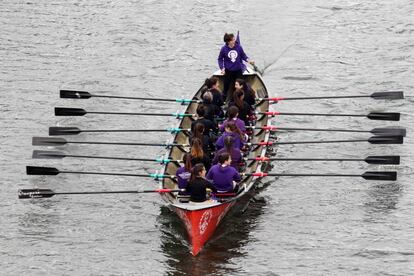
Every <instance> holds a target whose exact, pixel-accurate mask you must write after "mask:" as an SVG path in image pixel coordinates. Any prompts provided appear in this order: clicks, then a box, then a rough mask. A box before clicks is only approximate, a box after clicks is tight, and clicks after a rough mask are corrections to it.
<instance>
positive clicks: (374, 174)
mask: <svg viewBox="0 0 414 276" xmlns="http://www.w3.org/2000/svg"><path fill="white" fill-rule="evenodd" d="M243 175H245V176H257V177H265V176H299V177H300V176H306V177H312V176H315V177H318V176H321V177H322V176H323V177H325V176H326V177H362V178H364V179H366V180H386V181H395V180H397V172H395V171H368V172H365V173H363V174H307V173H298V174H294V173H264V172H257V173H245V174H243Z"/></svg>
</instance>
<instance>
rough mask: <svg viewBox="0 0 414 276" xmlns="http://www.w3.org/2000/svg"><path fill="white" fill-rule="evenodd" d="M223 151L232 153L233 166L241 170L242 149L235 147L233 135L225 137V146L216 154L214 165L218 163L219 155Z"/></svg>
mask: <svg viewBox="0 0 414 276" xmlns="http://www.w3.org/2000/svg"><path fill="white" fill-rule="evenodd" d="M223 153H228V154H230V157H231V163H230V165H231V166H232V167H233V168H235V169H236V170H237V171H239V169H240V163H241V162H242V158H243V156H242V153H241V151H240V149H237V148H235V147H234V139H233V137H231V136H227V137H226V138H224V148H222V149H221V150H219V151H217V152H216V154H215V155H214V159H213V164H214V165H215V164H217V163H218V159H219V156H220V155H221V154H223Z"/></svg>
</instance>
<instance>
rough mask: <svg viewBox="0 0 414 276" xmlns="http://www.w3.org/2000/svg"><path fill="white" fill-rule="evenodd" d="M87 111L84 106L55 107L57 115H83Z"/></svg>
mask: <svg viewBox="0 0 414 276" xmlns="http://www.w3.org/2000/svg"><path fill="white" fill-rule="evenodd" d="M86 113H87V112H86V110H85V109H82V108H66V107H55V116H83V115H85V114H86Z"/></svg>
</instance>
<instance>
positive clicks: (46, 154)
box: [32, 150, 182, 165]
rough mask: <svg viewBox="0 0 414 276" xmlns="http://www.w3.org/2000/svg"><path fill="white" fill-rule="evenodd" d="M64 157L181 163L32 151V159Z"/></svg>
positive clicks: (162, 163) (163, 162)
mask: <svg viewBox="0 0 414 276" xmlns="http://www.w3.org/2000/svg"><path fill="white" fill-rule="evenodd" d="M65 157H74V158H90V159H108V160H127V161H149V162H157V163H159V164H161V165H164V164H168V163H170V162H177V163H180V162H182V161H181V160H172V159H168V158H162V157H161V158H155V159H154V158H152V159H151V158H129V157H116V156H91V155H73V154H66V153H64V152H61V151H48V150H34V151H33V155H32V158H34V159H63V158H65Z"/></svg>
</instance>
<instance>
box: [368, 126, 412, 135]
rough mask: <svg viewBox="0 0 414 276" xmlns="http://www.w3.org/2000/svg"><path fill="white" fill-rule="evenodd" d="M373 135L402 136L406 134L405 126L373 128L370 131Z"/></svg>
mask: <svg viewBox="0 0 414 276" xmlns="http://www.w3.org/2000/svg"><path fill="white" fill-rule="evenodd" d="M370 132H371V133H373V134H375V135H384V136H403V137H405V136H406V135H407V130H406V129H405V128H389V127H387V128H381V127H380V128H374V129H372V130H371V131H370Z"/></svg>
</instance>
